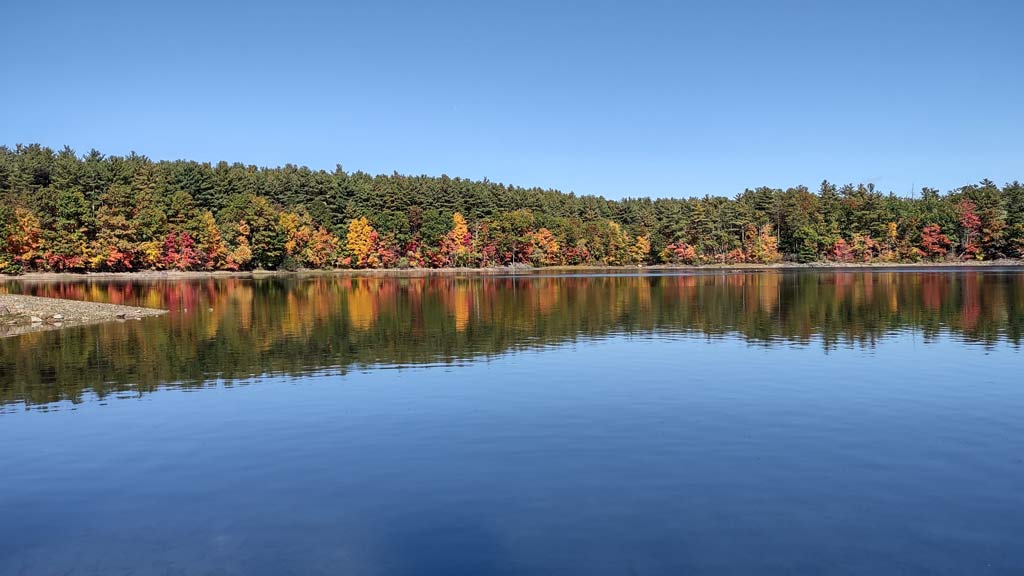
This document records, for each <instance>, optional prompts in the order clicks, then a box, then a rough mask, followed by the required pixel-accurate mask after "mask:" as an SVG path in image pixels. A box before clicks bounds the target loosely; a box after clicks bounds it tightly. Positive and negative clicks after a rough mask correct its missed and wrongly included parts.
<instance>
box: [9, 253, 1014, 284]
mask: <svg viewBox="0 0 1024 576" xmlns="http://www.w3.org/2000/svg"><path fill="white" fill-rule="evenodd" d="M999 267H1002V268H1010V267H1014V268H1015V267H1021V268H1024V260H1018V259H1001V260H987V261H977V260H971V261H962V262H960V261H957V262H904V263H901V262H811V263H806V264H801V263H797V262H779V263H776V264H703V265H698V266H688V265H680V264H656V265H651V266H589V265H588V266H544V267H533V266H528V265H520V266H515V267H510V266H496V267H491V268H387V269H351V268H335V269H327V270H296V271H287V270H250V271H244V272H232V271H226V270H217V271H194V270H141V271H138V272H82V273H72V272H30V273H27V274H22V275H19V276H0V281H41V282H45V281H62V280H63V281H75V280H106V279H109V280H117V279H122V280H128V279H131V280H181V279H195V278H267V277H276V276H281V277H289V276H388V277H403V278H404V277H411V278H415V277H424V276H461V275H466V276H508V275H538V276H539V275H546V274H602V273H605V274H643V273H647V272H653V273H666V272H668V273H672V272H706V271H717V272H748V271H771V270H840V269H872V270H884V269H891V270H901V269H910V270H917V269H931V268H948V269H957V268H999Z"/></svg>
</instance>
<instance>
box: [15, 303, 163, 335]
mask: <svg viewBox="0 0 1024 576" xmlns="http://www.w3.org/2000/svg"><path fill="white" fill-rule="evenodd" d="M167 312H168V311H167V310H160V309H157V308H142V307H139V306H123V305H120V304H107V303H105V302H89V301H87V300H72V299H69V298H45V297H42V296H27V295H23V294H0V338H3V337H7V336H19V335H21V334H27V333H31V332H43V331H46V330H59V329H61V328H70V327H72V326H85V325H89V324H99V323H103V322H127V321H129V320H142V319H143V318H147V317H152V316H162V315H164V314H167Z"/></svg>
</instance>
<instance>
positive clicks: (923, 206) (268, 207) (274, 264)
mask: <svg viewBox="0 0 1024 576" xmlns="http://www.w3.org/2000/svg"><path fill="white" fill-rule="evenodd" d="M1022 256H1024V185H1022V184H1021V183H1019V182H1016V181H1015V182H1012V183H1008V184H1005V185H1003V186H1001V187H1000V186H998V185H997V184H995V183H993V182H991V181H989V180H983V181H981V182H979V183H977V184H971V185H967V186H963V187H961V188H958V189H955V190H952V191H948V192H945V193H942V192H940V191H938V190H935V189H931V188H923V189H921V190H920V191H919V192H917V193H915V194H914V195H913V196H912V197H905V196H897V195H895V194H893V193H883V192H881V191H879V190H877V189H875V187H874V186H873V185H871V184H867V185H864V184H857V185H853V184H847V185H843V186H837V185H835V184H832V183H829V182H827V181H826V182H822V183H821V185H820V186H819V188H818V189H817V190H816V191H812V190H810V189H808V188H806V187H804V186H797V187H793V188H787V189H778V188H768V187H762V188H756V189H747V190H744V191H743V192H742V193H740V194H738V195H736V196H735V197H734V198H727V197H724V196H710V195H707V196H704V197H696V198H658V199H651V198H647V197H627V198H624V199H622V200H608V199H606V198H602V197H599V196H587V195H576V194H574V193H563V192H560V191H557V190H550V189H541V188H521V187H517V186H509V185H505V184H500V183H495V182H491V181H489V180H486V179H484V180H479V181H478V180H467V179H462V178H450V177H448V176H440V177H430V176H405V175H400V174H398V173H394V174H391V175H376V176H374V175H370V174H367V173H364V172H346V171H345V170H344V169H342V167H341V166H337V167H336V168H335V169H334V170H333V171H326V170H312V169H310V168H307V167H300V166H295V165H291V164H288V165H285V166H283V167H277V168H265V167H256V166H251V165H244V164H239V163H234V164H229V163H227V162H218V163H216V164H211V163H203V162H195V161H187V160H176V161H159V162H156V161H153V160H150V159H149V158H147V157H145V156H141V155H138V154H135V153H131V154H128V155H126V156H107V155H104V154H101V153H100V152H98V151H96V150H93V151H90V152H89V153H88V154H85V155H81V156H80V155H78V154H76V153H75V152H74V151H73V150H71V149H70V148H68V147H65V148H63V149H62V150H59V151H55V150H53V149H51V148H48V147H45V146H41V145H39V144H31V145H17V146H15V147H14V148H10V147H7V146H0V272H3V273H8V274H17V273H20V272H26V271H74V272H84V271H132V270H152V269H175V270H251V269H286V270H291V269H300V268H311V269H319V268H416V267H434V268H438V267H488V266H501V265H508V264H511V263H528V264H532V265H536V266H553V265H585V264H591V265H608V266H616V265H649V264H692V265H696V264H709V263H729V264H732V263H744V262H750V263H771V262H778V261H781V260H787V261H796V262H820V261H835V262H872V261H882V262H915V261H925V260H933V261H938V260H982V259H985V260H989V259H998V258H1020V257H1022Z"/></svg>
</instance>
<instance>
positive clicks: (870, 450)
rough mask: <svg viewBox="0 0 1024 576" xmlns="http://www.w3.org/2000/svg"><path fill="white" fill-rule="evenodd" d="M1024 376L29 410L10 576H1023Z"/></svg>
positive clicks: (704, 380) (378, 380)
mask: <svg viewBox="0 0 1024 576" xmlns="http://www.w3.org/2000/svg"><path fill="white" fill-rule="evenodd" d="M517 289H521V288H517ZM761 304H764V303H763V302H761ZM761 304H759V305H761ZM1004 312H1005V311H1004ZM1004 318H1005V316H1004ZM159 321H160V320H156V322H159ZM147 322H150V321H147ZM510 329H511V327H510ZM49 337H55V336H48V338H49ZM65 337H74V334H73V333H70V336H68V335H65ZM43 342H44V343H50V341H49V340H44V341H43ZM1022 361H1024V356H1022V354H1021V352H1020V348H1019V345H1017V344H1014V343H1013V342H1011V341H1007V340H1005V339H997V340H995V341H990V342H986V343H979V342H973V341H970V340H969V339H965V338H964V337H963V336H962V335H960V334H958V333H956V332H955V331H951V330H950V331H947V330H941V329H940V331H939V332H938V334H937V335H936V334H932V335H931V336H928V337H925V336H924V335H923V334H922V333H921V331H920V328H919V327H917V326H913V325H908V326H906V327H905V328H902V329H896V330H889V331H886V332H885V333H884V335H883V336H882V337H880V338H879V339H877V341H875V342H874V343H873V344H871V345H864V344H859V343H856V342H854V341H850V342H845V343H844V342H840V343H839V344H837V345H835V346H824V345H822V343H821V342H820V341H818V340H816V339H815V337H814V336H813V335H812V337H811V338H810V340H809V342H806V343H798V342H793V341H787V340H785V339H782V340H779V341H773V342H764V341H751V339H749V338H743V337H741V336H739V335H736V334H721V335H716V336H708V335H702V334H693V333H683V332H680V331H678V330H677V331H668V330H659V329H653V330H621V329H610V330H608V331H607V333H605V334H603V335H600V336H598V337H587V338H578V339H575V340H573V341H568V342H562V343H558V344H548V345H543V346H537V347H528V348H517V349H511V350H509V351H507V352H505V353H501V354H489V355H485V356H483V357H477V358H473V359H464V360H458V361H455V362H451V363H448V362H440V363H428V364H405V365H404V367H401V368H398V367H395V366H396V365H394V364H391V365H389V364H387V363H381V364H376V365H372V366H366V367H363V368H359V367H355V368H352V369H349V370H346V371H343V372H342V371H338V370H336V369H332V368H329V367H325V368H323V369H322V370H320V371H318V372H317V371H310V372H306V373H302V374H298V375H283V374H279V375H265V376H262V377H257V378H251V379H241V380H235V379H233V380H231V381H229V382H225V381H217V380H214V381H207V382H205V383H204V385H203V386H200V387H189V386H180V387H179V386H173V385H171V386H167V387H163V388H161V389H158V390H155V391H151V392H148V393H141V392H139V393H133V392H132V390H131V389H130V387H127V388H126V389H124V390H121V391H120V392H118V393H116V394H114V395H107V396H105V397H103V398H99V397H96V396H95V395H90V393H89V392H86V393H85V396H84V397H82V398H80V399H79V400H80V401H79V402H78V403H77V404H71V403H69V402H67V401H64V402H57V403H52V404H49V405H47V406H45V407H46V408H47V410H42V409H40V408H41V406H38V405H36V406H33V405H31V404H26V405H23V406H22V407H21V408H18V407H15V408H14V409H9V410H7V411H6V412H5V413H3V414H0V446H2V453H0V454H2V467H3V468H2V474H0V574H3V575H8V574H12V575H13V574H33V575H36V574H268V575H269V574H274V575H279V574H615V575H618V574H626V575H629V574H1021V573H1024V545H1022V543H1021V538H1022V535H1024V380H1022V379H1021V378H1020V372H1021V366H1022Z"/></svg>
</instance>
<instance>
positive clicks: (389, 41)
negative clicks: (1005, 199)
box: [0, 0, 1024, 198]
mask: <svg viewBox="0 0 1024 576" xmlns="http://www.w3.org/2000/svg"><path fill="white" fill-rule="evenodd" d="M1022 22H1024V2H1017V1H1012V0H1007V1H978V2H969V1H963V2H948V1H921V2H897V1H892V2H872V1H860V2H829V1H824V0H822V1H819V2H809V1H808V2H770V1H767V0H766V1H757V2H755V1H751V2H729V1H719V2H714V1H710V0H709V1H706V2H667V1H666V2H625V1H623V2H619V1H605V2H599V1H595V2H556V1H540V2H527V1H509V2H499V1H477V2H469V1H467V2H450V3H442V2H413V1H409V2H383V1H380V2H371V1H365V2H359V3H355V2H352V3H349V2H328V1H321V2H312V1H299V0H290V1H287V2H258V1H251V2H237V3H227V2H212V1H211V2H194V3H193V2H186V1H174V2H170V1H168V2H162V3H158V2H123V3H117V2H103V1H91V2H81V1H74V2H52V1H47V0H33V1H31V2H30V1H16V0H4V5H3V9H2V16H0V42H2V45H3V48H4V65H3V69H2V76H0V78H2V80H0V143H4V144H7V145H9V146H12V145H14V144H16V143H27V142H39V143H42V144H45V145H49V146H52V147H55V148H56V147H61V146H63V145H65V144H67V145H70V146H71V147H72V148H74V149H76V150H77V151H78V152H80V153H84V152H86V151H88V150H89V149H90V148H97V149H99V150H100V151H102V152H104V153H108V154H124V153H127V152H129V151H131V150H135V151H137V152H138V153H140V154H145V155H147V156H149V157H151V158H154V159H176V158H188V159H196V160H203V161H217V160H221V159H223V160H229V161H240V162H245V163H251V164H259V165H279V164H284V163H289V162H290V163H294V164H305V165H308V166H311V167H314V168H326V169H332V168H333V167H334V165H335V164H339V163H340V164H342V165H343V166H344V167H345V168H346V169H347V170H350V171H354V170H363V171H367V172H371V173H390V172H392V171H398V172H401V173H407V174H431V175H439V174H442V173H446V174H448V175H450V176H464V177H471V178H484V177H487V178H490V179H491V180H493V181H502V182H508V183H512V184H518V185H524V186H542V187H551V188H559V189H562V190H565V191H575V192H577V193H580V194H603V195H606V196H609V197H612V198H618V197H622V196H642V195H650V196H693V195H704V194H723V195H728V196H732V195H734V194H736V193H738V192H740V191H741V190H742V189H743V188H745V187H754V186H761V185H769V186H780V187H785V186H791V185H796V184H805V185H808V186H810V187H812V188H816V187H817V185H818V184H819V183H820V182H821V180H823V179H826V178H827V179H829V180H831V181H833V182H838V183H845V182H869V181H870V182H874V183H875V184H876V186H878V187H880V188H882V189H883V190H892V191H895V192H897V193H900V194H907V193H909V191H910V189H911V186H912V185H914V186H916V187H917V188H920V187H921V186H925V185H927V186H932V187H936V188H941V189H943V190H945V189H948V188H952V187H955V186H959V185H962V184H966V183H970V182H975V181H977V180H980V179H981V178H985V177H987V178H991V179H992V180H995V181H996V182H998V183H1003V182H1005V181H1010V180H1015V179H1024V130H1022V128H1024V42H1022V41H1021V37H1020V27H1021V24H1022Z"/></svg>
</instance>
